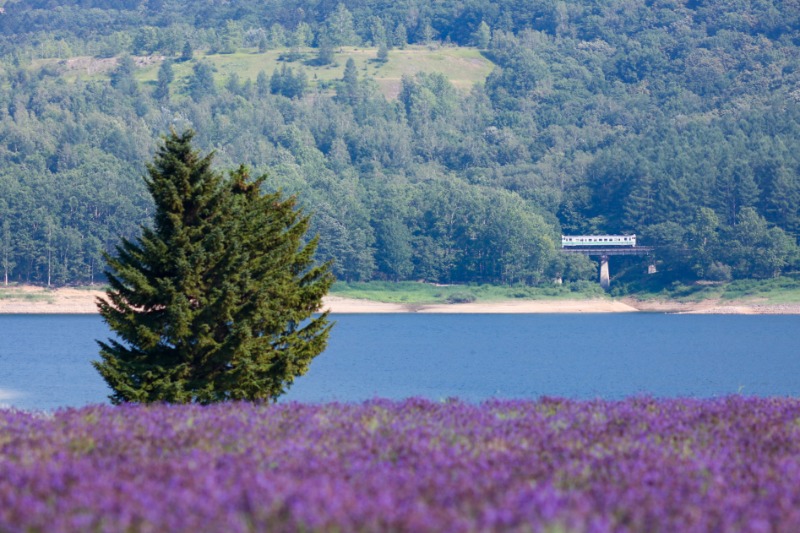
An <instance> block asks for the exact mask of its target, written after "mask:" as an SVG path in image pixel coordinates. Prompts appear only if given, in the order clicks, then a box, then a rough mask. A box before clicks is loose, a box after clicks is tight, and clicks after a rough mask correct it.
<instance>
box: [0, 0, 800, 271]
mask: <svg viewBox="0 0 800 533" xmlns="http://www.w3.org/2000/svg"><path fill="white" fill-rule="evenodd" d="M463 47H470V48H469V49H466V50H465V49H464V48H463ZM476 50H480V52H481V54H482V57H481V56H478V55H477V54H476V53H475V51H476ZM432 51H436V52H437V53H441V54H442V55H441V57H442V58H443V59H440V60H434V59H432V57H433V56H432V55H431V53H432ZM467 52H469V53H467ZM409 54H410V55H411V59H409V57H408V56H409ZM415 54H416V55H415ZM425 54H428V55H425ZM423 56H424V59H423ZM401 57H402V58H403V61H405V62H406V63H411V64H413V63H414V62H415V61H414V59H415V58H416V59H417V63H419V64H422V63H425V64H426V65H428V64H430V66H429V68H428V67H426V68H419V69H418V70H421V72H420V73H417V74H413V75H412V74H403V72H405V71H404V70H403V69H404V68H406V67H402V68H401V67H400V64H401V63H400V61H401ZM470 57H471V58H473V59H469V58H470ZM348 58H350V59H352V61H349V60H348ZM437 61H439V62H440V63H441V64H442V65H447V66H448V67H449V68H450V70H447V68H445V67H444V66H442V67H438V68H437V67H436V62H437ZM459 61H464V62H465V63H464V64H465V65H466V64H467V63H468V62H470V61H473V62H478V63H480V62H481V61H483V62H484V63H486V62H491V64H490V65H489V66H491V65H493V69H491V71H490V73H489V74H488V76H487V77H485V79H482V80H481V79H478V80H477V83H475V84H474V85H472V82H473V81H476V80H475V79H472V78H469V79H468V81H464V80H461V81H457V80H452V79H453V77H454V76H456V75H457V72H458V71H459V67H458V64H459V63H458V62H459ZM406 63H403V64H406ZM486 64H488V63H486ZM453 65H456V66H455V68H453ZM462 70H465V71H466V70H467V69H466V68H464V69H462ZM489 70H490V69H487V72H488V71H489ZM441 72H445V73H447V75H445V74H441ZM474 72H480V70H479V69H478V70H475V71H474ZM392 76H396V77H397V78H399V79H394V78H392ZM474 76H475V75H474V74H473V77H474ZM479 78H482V76H479ZM393 79H394V81H392V80H393ZM451 80H452V81H451ZM171 127H173V128H175V129H177V130H179V131H180V130H183V129H185V128H193V129H195V130H196V131H197V137H196V141H197V145H198V146H199V147H200V148H201V149H202V150H204V151H207V150H215V151H216V154H217V155H216V161H217V163H218V164H219V166H220V168H221V169H226V168H233V167H234V166H236V165H238V164H239V163H246V164H248V165H250V166H251V167H252V168H253V171H254V173H268V174H269V176H270V179H269V180H268V182H267V183H268V185H269V186H270V187H283V188H284V189H286V190H287V191H289V192H298V193H299V194H300V198H301V201H302V203H303V204H304V205H305V206H306V207H307V210H308V211H310V212H312V213H313V214H314V216H313V225H314V227H313V230H315V231H316V232H318V233H319V234H320V238H321V240H320V249H319V250H320V255H321V257H322V258H323V259H325V258H334V259H335V260H336V263H335V265H336V266H335V272H336V274H337V276H338V277H339V278H341V279H345V280H367V279H388V280H426V281H432V282H442V283H464V282H496V283H546V282H550V280H552V279H553V278H556V277H563V278H564V279H565V280H577V279H590V278H593V277H594V275H595V267H594V266H593V264H592V263H590V262H589V261H588V260H586V259H584V258H573V257H569V258H565V257H564V256H562V255H561V254H560V253H558V247H559V245H560V242H559V235H560V234H561V233H571V234H575V233H585V232H603V233H636V234H637V236H638V237H639V238H640V242H641V243H643V244H649V245H654V246H657V247H658V252H657V261H658V267H659V271H660V272H659V274H658V275H657V276H656V277H657V279H658V281H659V282H660V283H667V282H670V281H672V280H727V279H732V278H748V277H757V278H759V277H761V278H763V277H772V276H777V275H781V274H785V273H788V272H792V271H794V270H796V269H797V268H798V266H800V255H799V254H798V247H797V242H798V236H800V212H799V210H800V175H799V174H800V2H798V1H797V0H784V1H778V0H772V1H769V0H763V1H760V0H737V1H734V2H732V1H730V0H672V1H670V0H648V1H644V0H593V1H590V0H564V1H551V0H534V1H530V0H526V1H524V2H523V1H518V0H494V1H493V0H480V1H478V0H469V1H456V0H445V1H438V0H437V1H434V0H414V1H410V0H409V1H404V0H399V1H392V2H389V1H379V0H354V1H348V2H339V1H338V0H337V1H331V2H325V1H323V2H319V1H317V2H312V1H310V0H272V1H263V0H260V1H255V0H238V1H237V0H230V1H221V0H213V1H199V2H197V1H196V2H188V1H183V0H152V1H143V0H82V1H63V0H59V1H55V0H52V1H51V0H17V1H13V0H11V1H6V2H5V3H3V4H2V13H0V280H2V281H5V280H6V279H7V280H8V281H9V282H17V281H20V282H33V283H44V284H53V285H59V284H68V283H86V282H93V281H94V282H96V281H101V280H102V274H101V271H102V268H103V262H102V257H101V254H102V251H103V250H107V249H110V248H111V247H113V246H114V244H115V243H116V242H117V239H118V237H119V236H120V235H122V236H132V235H134V234H135V233H136V232H137V231H138V226H139V225H140V224H143V223H147V221H148V220H149V217H150V214H151V206H150V204H149V200H148V199H147V196H146V193H145V190H144V186H143V182H142V179H141V176H142V175H143V174H144V171H145V169H144V164H145V162H146V161H148V160H150V159H151V156H152V153H153V151H154V149H155V147H156V146H157V144H158V138H159V136H160V135H162V134H164V133H165V132H167V131H168V130H169V128H171ZM645 267H646V263H644V264H643V263H642V260H641V259H636V258H634V259H629V260H625V261H623V260H620V261H619V263H617V264H616V265H615V267H614V269H615V272H616V273H618V274H619V275H620V276H621V279H620V280H619V281H625V280H628V281H630V282H631V283H634V282H635V281H636V280H637V279H638V278H640V277H642V276H644V275H643V274H642V273H643V272H644V271H645ZM631 286H633V285H631Z"/></svg>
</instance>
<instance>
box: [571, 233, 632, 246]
mask: <svg viewBox="0 0 800 533" xmlns="http://www.w3.org/2000/svg"><path fill="white" fill-rule="evenodd" d="M584 246H592V247H603V246H615V247H616V246H636V235H562V236H561V247H562V248H570V247H584Z"/></svg>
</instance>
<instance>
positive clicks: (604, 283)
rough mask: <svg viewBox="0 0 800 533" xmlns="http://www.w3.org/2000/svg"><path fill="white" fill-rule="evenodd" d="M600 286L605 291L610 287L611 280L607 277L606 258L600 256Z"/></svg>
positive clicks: (605, 256)
mask: <svg viewBox="0 0 800 533" xmlns="http://www.w3.org/2000/svg"><path fill="white" fill-rule="evenodd" d="M600 286H601V287H603V288H604V289H605V290H608V288H609V287H610V286H611V278H610V276H609V275H608V256H607V255H601V256H600Z"/></svg>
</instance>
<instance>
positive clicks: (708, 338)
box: [0, 313, 800, 410]
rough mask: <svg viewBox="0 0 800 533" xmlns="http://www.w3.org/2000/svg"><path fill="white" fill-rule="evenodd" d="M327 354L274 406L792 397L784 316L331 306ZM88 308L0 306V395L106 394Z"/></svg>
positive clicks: (793, 338) (794, 343)
mask: <svg viewBox="0 0 800 533" xmlns="http://www.w3.org/2000/svg"><path fill="white" fill-rule="evenodd" d="M332 317H333V318H334V320H335V321H336V322H337V324H336V326H335V327H334V329H333V332H332V334H331V338H330V343H329V347H328V349H327V350H326V351H325V353H323V354H322V355H321V356H319V357H318V358H317V359H315V360H314V362H313V363H312V365H311V369H310V371H309V372H308V374H306V375H305V376H302V377H301V378H299V379H298V380H297V381H296V382H295V385H294V386H293V387H292V389H291V390H290V392H289V393H288V394H287V395H286V396H285V397H283V399H282V401H290V400H296V401H303V402H321V401H331V400H337V401H346V402H349V401H361V400H366V399H370V398H374V397H384V398H392V399H400V398H406V397H410V396H419V397H424V398H429V399H433V400H440V399H445V398H448V397H458V398H462V399H464V400H468V401H475V402H477V401H481V400H485V399H488V398H538V397H540V396H560V397H567V398H575V399H592V398H605V399H619V398H624V397H628V396H633V395H650V396H656V397H675V396H689V397H713V396H721V395H728V394H737V393H741V394H744V395H753V396H800V337H799V336H798V333H799V332H800V317H798V316H792V315H760V316H740V315H667V314H655V313H654V314H650V313H620V314H559V315H542V314H532V315H496V314H493V315H446V314H395V315H332ZM109 335H110V333H109V330H108V328H107V327H106V325H105V324H104V323H103V321H102V320H101V319H100V317H99V316H96V315H88V316H87V315H0V404H4V405H6V406H9V405H10V406H13V407H18V408H21V409H43V410H52V409H56V408H59V407H78V406H82V405H86V404H90V403H104V402H107V395H108V394H109V391H108V389H107V388H106V385H105V383H104V382H103V380H102V379H101V378H100V376H99V374H98V373H97V372H96V371H95V370H94V368H93V367H92V366H91V364H90V362H91V361H92V360H94V359H97V358H98V350H97V345H96V343H95V339H105V338H107V337H108V336H109Z"/></svg>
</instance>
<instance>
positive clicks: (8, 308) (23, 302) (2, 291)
mask: <svg viewBox="0 0 800 533" xmlns="http://www.w3.org/2000/svg"><path fill="white" fill-rule="evenodd" d="M103 295H104V293H103V292H102V291H100V290H88V289H72V288H61V289H55V290H47V289H43V288H41V287H31V286H13V287H9V288H3V287H0V314H94V313H97V306H96V304H95V302H96V299H97V297H99V296H103ZM324 308H325V309H330V310H331V312H332V313H631V312H637V311H647V312H660V313H696V314H697V313H705V314H800V304H759V303H751V302H747V303H742V302H720V301H718V300H707V301H703V302H692V303H683V302H671V301H654V300H648V301H639V300H636V299H633V298H624V299H621V300H611V299H594V300H509V301H505V302H474V303H467V304H426V305H416V304H397V303H384V302H374V301H369V300H356V299H352V298H343V297H341V296H328V297H326V298H325V300H324Z"/></svg>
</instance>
